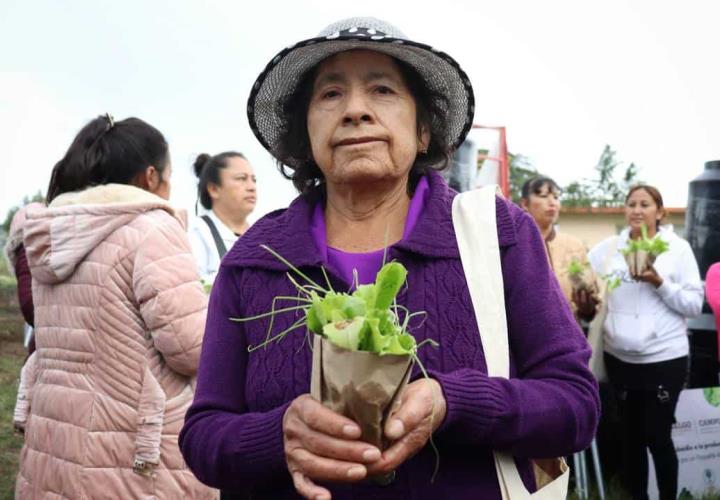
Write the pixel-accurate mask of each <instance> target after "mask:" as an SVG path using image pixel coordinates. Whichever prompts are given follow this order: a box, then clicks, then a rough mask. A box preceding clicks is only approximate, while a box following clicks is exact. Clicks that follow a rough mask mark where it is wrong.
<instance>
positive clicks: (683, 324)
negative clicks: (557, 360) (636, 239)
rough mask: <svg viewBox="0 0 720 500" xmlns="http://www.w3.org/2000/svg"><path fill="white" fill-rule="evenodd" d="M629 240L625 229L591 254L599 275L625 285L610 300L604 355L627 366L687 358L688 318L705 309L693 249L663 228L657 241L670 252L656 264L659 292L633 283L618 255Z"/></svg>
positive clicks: (624, 263)
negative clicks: (659, 278)
mask: <svg viewBox="0 0 720 500" xmlns="http://www.w3.org/2000/svg"><path fill="white" fill-rule="evenodd" d="M629 235H630V229H629V228H626V229H624V230H623V231H622V232H621V233H620V234H619V235H618V236H612V237H610V238H607V239H605V240H603V241H602V242H600V243H598V244H597V245H596V246H595V247H594V248H593V249H592V250H591V251H590V253H589V254H588V258H589V260H590V264H591V265H592V267H593V270H594V271H595V272H596V273H597V274H598V275H600V276H608V275H611V276H612V277H620V278H621V280H622V281H621V284H620V286H619V287H618V288H616V289H615V290H613V291H612V292H610V294H609V298H608V315H607V318H606V319H605V323H604V326H603V331H604V337H603V340H604V344H605V351H607V352H608V353H610V354H612V355H613V356H615V357H616V358H619V359H621V360H622V361H625V362H627V363H656V362H659V361H667V360H670V359H676V358H680V357H682V356H687V355H688V352H689V345H688V339H687V318H692V317H694V316H697V315H699V314H700V311H701V309H702V303H703V288H702V282H701V281H700V271H699V270H698V265H697V262H696V261H695V256H694V255H693V253H692V249H691V248H690V245H689V244H688V242H687V241H685V240H684V239H682V238H680V237H679V236H677V235H676V234H675V233H674V232H673V230H672V226H661V227H660V231H659V232H658V235H659V237H660V238H662V239H663V240H665V241H666V242H667V243H668V244H669V246H670V248H669V250H668V251H667V252H665V253H663V254H661V255H660V256H658V258H657V260H656V261H655V264H654V267H655V270H656V271H657V272H658V274H659V275H660V277H661V278H662V279H663V284H662V285H661V286H660V287H659V288H657V289H656V288H655V287H654V286H653V285H651V284H649V283H643V282H641V281H635V280H633V279H632V278H631V277H630V273H629V270H628V267H627V264H626V262H625V258H624V257H623V255H622V254H621V253H620V249H622V248H625V246H626V245H627V243H628V239H629ZM606 264H607V268H605V267H606Z"/></svg>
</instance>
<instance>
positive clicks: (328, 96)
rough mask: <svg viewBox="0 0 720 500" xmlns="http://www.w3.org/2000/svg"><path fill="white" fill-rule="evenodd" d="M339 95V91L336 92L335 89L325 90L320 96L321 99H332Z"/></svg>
mask: <svg viewBox="0 0 720 500" xmlns="http://www.w3.org/2000/svg"><path fill="white" fill-rule="evenodd" d="M339 95H340V92H338V91H337V90H326V91H324V92H323V93H322V98H323V99H332V98H334V97H337V96H339Z"/></svg>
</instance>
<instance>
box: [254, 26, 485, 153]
mask: <svg viewBox="0 0 720 500" xmlns="http://www.w3.org/2000/svg"><path fill="white" fill-rule="evenodd" d="M353 49H365V50H374V51H377V52H382V53H383V54H387V55H389V56H392V57H395V58H397V59H399V60H401V61H404V62H405V63H407V64H409V65H410V66H411V67H412V68H413V69H415V71H417V72H418V74H420V75H421V76H422V77H423V78H424V80H425V83H426V85H427V86H428V87H429V88H430V89H431V90H432V91H433V92H436V93H438V94H440V95H442V96H444V98H445V99H446V100H447V105H446V106H445V105H443V106H442V107H443V108H447V116H448V128H447V130H446V131H445V132H446V134H447V137H446V139H447V144H449V145H451V146H453V147H457V146H458V145H459V144H460V143H461V142H462V141H463V140H464V139H465V136H466V135H467V133H468V131H469V130H470V127H471V126H472V120H473V116H474V114H475V97H474V95H473V89H472V85H471V84H470V80H469V79H468V77H467V75H466V74H465V72H464V71H463V70H462V68H460V65H458V63H457V62H455V60H454V59H453V58H452V57H450V56H449V55H447V54H446V53H444V52H441V51H439V50H436V49H434V48H433V47H430V46H429V45H425V44H423V43H419V42H414V41H412V40H409V39H408V38H407V36H405V35H404V34H403V33H402V32H401V31H400V30H399V29H397V28H396V27H395V26H393V25H391V24H390V23H387V22H385V21H381V20H379V19H375V18H372V17H356V18H349V19H343V20H342V21H338V22H336V23H333V24H331V25H330V26H328V27H327V28H325V29H324V30H322V31H321V32H320V34H319V35H318V36H317V37H315V38H310V39H308V40H303V41H302V42H298V43H296V44H294V45H291V46H290V47H287V48H286V49H284V50H282V51H280V52H279V53H278V54H277V55H276V56H275V57H274V58H273V59H272V60H271V61H270V62H269V63H268V65H267V66H266V67H265V69H264V70H263V72H262V73H260V76H258V78H257V80H256V81H255V84H254V85H253V87H252V90H251V91H250V97H249V99H248V107H247V113H248V119H249V121H250V127H251V128H252V130H253V133H254V134H255V136H256V137H257V138H258V140H259V141H260V143H262V145H263V146H264V147H265V149H267V150H268V151H269V152H270V153H271V154H272V155H273V156H274V157H275V158H276V159H278V160H279V161H280V162H281V163H283V164H285V165H287V166H289V167H296V166H297V165H298V162H299V160H297V159H295V158H281V157H280V155H279V153H278V143H279V142H280V139H281V134H282V132H283V125H284V123H283V118H282V116H283V113H282V106H283V103H284V102H285V100H286V98H287V97H288V96H289V95H291V94H292V93H293V92H295V89H296V87H297V85H298V83H299V82H300V80H301V79H302V78H303V76H304V75H305V74H306V73H307V71H308V70H310V69H312V68H314V67H315V66H317V64H319V63H320V62H321V61H322V60H324V59H326V58H328V57H330V56H332V55H334V54H337V53H338V52H344V51H347V50H353Z"/></svg>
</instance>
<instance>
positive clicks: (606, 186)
mask: <svg viewBox="0 0 720 500" xmlns="http://www.w3.org/2000/svg"><path fill="white" fill-rule="evenodd" d="M616 155H617V154H616V152H615V151H614V150H613V149H612V148H611V147H610V145H608V144H606V145H605V148H603V152H602V154H601V155H600V159H599V160H598V162H597V165H595V172H596V173H597V178H596V179H581V180H579V181H574V182H571V183H570V184H568V185H567V186H565V188H564V189H563V199H562V202H563V205H564V206H566V207H621V206H623V205H624V204H625V194H626V193H627V191H628V189H629V188H630V186H631V185H633V184H635V183H637V182H638V178H637V176H638V168H637V166H636V165H635V164H634V163H630V164H629V165H628V166H627V167H625V170H624V173H623V174H622V177H621V178H620V179H619V180H618V179H617V172H618V168H622V164H621V163H620V162H619V161H618V159H617V157H616Z"/></svg>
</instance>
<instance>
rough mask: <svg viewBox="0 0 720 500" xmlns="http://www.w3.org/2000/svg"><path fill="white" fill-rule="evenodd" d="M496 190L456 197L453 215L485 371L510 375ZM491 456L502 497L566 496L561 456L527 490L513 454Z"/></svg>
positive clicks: (539, 499)
mask: <svg viewBox="0 0 720 500" xmlns="http://www.w3.org/2000/svg"><path fill="white" fill-rule="evenodd" d="M496 189H497V187H496V186H486V187H483V188H482V189H477V190H473V191H467V192H465V193H461V194H459V195H457V196H456V197H455V200H454V201H453V206H452V219H453V226H454V227H455V235H456V237H457V242H458V248H459V249H460V260H461V261H462V265H463V269H464V270H465V279H466V281H467V284H468V289H469V291H470V297H471V299H472V304H473V308H474V310H475V319H476V320H477V324H478V329H479V330H480V342H481V343H482V346H483V351H484V352H485V361H486V363H487V367H488V375H489V376H491V377H504V378H508V377H509V373H510V351H509V347H508V332H507V317H506V315H505V294H504V287H503V277H502V269H501V267H500V246H499V244H498V235H497V223H496V219H495V192H496ZM494 456H495V469H496V472H497V477H498V482H499V484H500V491H501V492H502V498H503V500H520V499H527V498H533V499H537V500H543V499H561V498H562V499H564V498H566V497H567V489H568V478H569V476H570V471H569V469H568V467H567V465H566V464H565V461H564V460H563V459H548V460H543V461H542V462H544V463H547V462H551V463H552V464H553V465H554V466H555V467H554V468H555V469H556V474H557V475H556V474H553V475H552V476H551V477H549V478H547V479H548V481H539V485H541V484H544V485H543V486H542V487H541V488H540V489H539V490H537V491H536V492H535V493H532V494H531V493H530V492H528V490H527V488H525V485H524V484H523V482H522V479H521V478H520V474H519V472H518V470H517V466H516V465H515V460H514V459H513V457H512V456H511V455H509V454H507V453H502V452H498V451H496V452H494ZM535 465H536V479H538V473H537V472H538V467H537V465H538V464H535ZM543 469H546V467H543Z"/></svg>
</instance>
